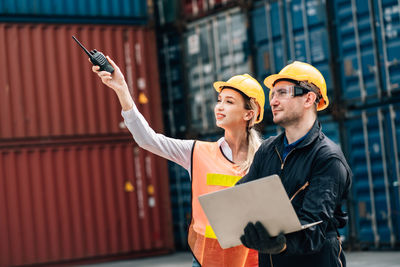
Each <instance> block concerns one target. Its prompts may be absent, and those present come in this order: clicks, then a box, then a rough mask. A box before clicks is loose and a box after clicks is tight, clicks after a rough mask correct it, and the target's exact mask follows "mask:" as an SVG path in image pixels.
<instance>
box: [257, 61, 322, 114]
mask: <svg viewBox="0 0 400 267" xmlns="http://www.w3.org/2000/svg"><path fill="white" fill-rule="evenodd" d="M280 79H290V80H295V81H303V82H307V83H311V84H313V85H315V86H317V87H318V89H319V91H320V94H321V96H322V98H321V99H320V101H319V103H318V106H317V110H318V111H319V110H323V109H325V108H326V107H327V106H328V105H329V99H328V96H327V94H326V83H325V79H324V76H322V74H321V72H319V70H317V69H316V68H314V67H313V66H311V65H310V64H307V63H304V62H300V61H295V62H293V63H291V64H289V65H287V66H286V67H284V68H283V69H282V70H281V71H280V72H279V73H278V74H273V75H270V76H268V77H267V78H265V80H264V84H265V85H266V86H267V87H268V88H269V89H272V88H273V87H274V84H275V82H276V81H277V80H280ZM270 94H271V91H270Z"/></svg>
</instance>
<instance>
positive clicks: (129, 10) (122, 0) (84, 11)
mask: <svg viewBox="0 0 400 267" xmlns="http://www.w3.org/2000/svg"><path fill="white" fill-rule="evenodd" d="M0 14H1V15H2V16H3V19H5V18H4V17H5V16H8V17H9V18H12V17H14V18H15V17H18V16H20V17H22V16H23V17H25V18H27V17H28V18H29V17H31V18H32V19H35V18H38V17H40V18H41V19H46V18H48V17H53V18H54V17H61V18H68V19H71V18H80V17H84V18H91V19H96V20H98V19H100V18H109V19H110V18H118V19H121V18H126V19H135V18H140V19H144V18H146V17H147V1H143V0H114V1H108V0H96V1H94V0H85V1H80V0H58V1H52V0H17V1H16V0H2V1H1V2H0Z"/></svg>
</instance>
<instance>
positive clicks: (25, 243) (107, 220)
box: [0, 137, 173, 266]
mask: <svg viewBox="0 0 400 267" xmlns="http://www.w3.org/2000/svg"><path fill="white" fill-rule="evenodd" d="M71 142H72V143H66V144H61V143H57V144H54V143H50V142H49V143H48V144H41V145H38V144H24V145H23V146H22V145H20V144H17V145H13V144H9V145H3V146H0V218H1V220H0V237H1V238H0V266H16V265H27V264H44V263H56V262H65V261H74V260H82V259H93V258H104V257H110V256H115V255H124V254H125V255H126V254H131V255H133V256H134V255H136V256H139V255H143V254H145V253H149V252H152V253H165V252H167V251H171V250H173V239H172V227H171V214H170V199H169V191H168V177H167V175H166V174H167V169H166V161H165V160H164V159H161V158H159V157H156V156H154V155H153V154H151V153H149V152H147V151H144V150H142V149H139V148H138V147H137V146H136V145H134V144H133V142H132V141H131V140H130V139H128V138H127V137H120V138H115V139H114V140H109V139H107V138H105V139H104V140H101V139H98V140H94V139H93V138H92V139H87V140H80V141H73V140H72V141H71ZM156 166H157V167H156Z"/></svg>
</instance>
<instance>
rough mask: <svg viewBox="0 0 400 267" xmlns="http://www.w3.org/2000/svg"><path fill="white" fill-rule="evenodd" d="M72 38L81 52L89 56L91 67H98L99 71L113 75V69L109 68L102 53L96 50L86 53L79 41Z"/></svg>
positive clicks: (109, 65) (108, 63)
mask: <svg viewBox="0 0 400 267" xmlns="http://www.w3.org/2000/svg"><path fill="white" fill-rule="evenodd" d="M72 38H73V39H74V40H75V42H77V43H78V44H79V46H80V47H82V49H83V51H85V53H86V54H87V55H88V56H89V58H90V61H91V62H92V63H93V65H97V66H100V71H103V70H105V71H108V72H109V73H113V71H114V68H113V67H112V66H111V64H110V62H108V60H107V58H106V57H105V56H104V54H103V53H101V52H99V51H97V50H96V49H93V50H92V51H90V52H89V51H88V50H87V49H86V48H85V47H84V46H83V45H82V44H81V43H80V42H79V41H78V39H76V38H75V36H72Z"/></svg>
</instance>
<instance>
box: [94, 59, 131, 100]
mask: <svg viewBox="0 0 400 267" xmlns="http://www.w3.org/2000/svg"><path fill="white" fill-rule="evenodd" d="M106 58H107V60H108V62H110V64H111V65H112V66H113V68H114V72H113V73H109V72H107V71H99V69H100V67H99V66H96V65H93V66H92V71H93V72H94V73H97V75H98V76H99V77H100V78H101V81H102V82H103V83H104V84H105V85H107V86H108V87H110V88H111V89H113V90H114V91H115V92H116V93H118V92H121V91H123V90H126V89H128V86H127V84H126V81H125V78H124V75H123V74H122V72H121V70H120V68H119V67H118V66H117V65H116V64H115V62H114V61H113V60H112V59H111V58H110V57H109V56H107V57H106ZM89 61H90V59H89Z"/></svg>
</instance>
